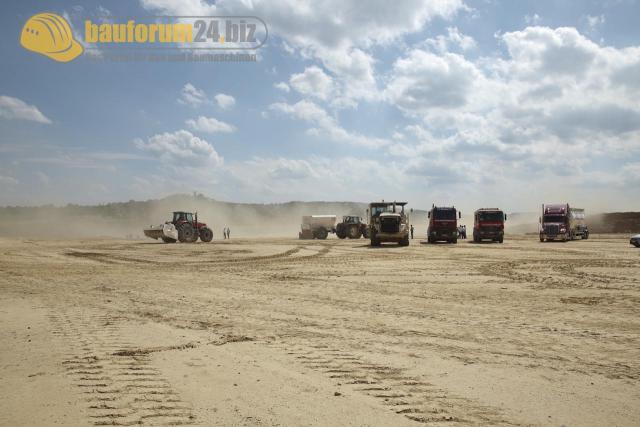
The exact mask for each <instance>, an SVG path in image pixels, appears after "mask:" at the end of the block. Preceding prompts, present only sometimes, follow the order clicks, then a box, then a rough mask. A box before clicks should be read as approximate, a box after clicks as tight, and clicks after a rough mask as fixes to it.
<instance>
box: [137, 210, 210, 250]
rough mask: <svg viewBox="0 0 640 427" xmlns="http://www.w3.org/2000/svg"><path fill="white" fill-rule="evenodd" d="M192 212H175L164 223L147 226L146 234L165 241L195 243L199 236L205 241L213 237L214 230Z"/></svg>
mask: <svg viewBox="0 0 640 427" xmlns="http://www.w3.org/2000/svg"><path fill="white" fill-rule="evenodd" d="M193 217H194V215H193V214H192V213H191V212H174V213H173V219H172V220H171V221H167V222H165V223H164V224H160V225H157V226H154V225H152V226H149V227H147V228H145V229H144V230H143V231H144V235H145V236H147V237H151V238H152V239H156V240H158V239H161V240H162V241H163V242H165V243H175V242H177V241H180V242H182V243H195V242H197V241H198V237H200V240H202V241H203V242H207V243H208V242H210V241H211V239H213V231H211V229H210V228H209V227H207V224H205V223H204V222H198V214H197V213H196V215H195V219H194V218H193Z"/></svg>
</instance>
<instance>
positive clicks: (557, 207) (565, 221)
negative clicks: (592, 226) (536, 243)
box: [538, 203, 589, 242]
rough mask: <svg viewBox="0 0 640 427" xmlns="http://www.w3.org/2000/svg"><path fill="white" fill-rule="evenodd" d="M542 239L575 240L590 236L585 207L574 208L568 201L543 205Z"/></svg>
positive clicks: (541, 219)
mask: <svg viewBox="0 0 640 427" xmlns="http://www.w3.org/2000/svg"><path fill="white" fill-rule="evenodd" d="M538 221H539V222H540V241H541V242H544V241H552V240H556V239H557V240H562V241H563V242H566V241H567V240H575V239H577V238H578V237H580V238H581V239H588V238H589V228H588V227H587V224H586V222H585V215H584V209H579V208H572V207H570V206H569V204H568V203H562V204H549V205H542V216H541V217H540V218H539V219H538Z"/></svg>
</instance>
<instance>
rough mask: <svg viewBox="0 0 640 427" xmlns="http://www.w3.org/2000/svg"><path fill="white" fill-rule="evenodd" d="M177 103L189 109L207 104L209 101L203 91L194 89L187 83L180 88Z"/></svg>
mask: <svg viewBox="0 0 640 427" xmlns="http://www.w3.org/2000/svg"><path fill="white" fill-rule="evenodd" d="M178 102H179V103H180V104H183V105H189V106H191V107H199V106H201V105H203V104H208V103H209V102H210V101H209V99H208V98H207V95H206V94H205V93H204V91H203V90H200V89H198V88H196V87H195V86H194V85H192V84H191V83H187V84H185V85H184V86H183V87H182V90H181V91H180V97H179V98H178Z"/></svg>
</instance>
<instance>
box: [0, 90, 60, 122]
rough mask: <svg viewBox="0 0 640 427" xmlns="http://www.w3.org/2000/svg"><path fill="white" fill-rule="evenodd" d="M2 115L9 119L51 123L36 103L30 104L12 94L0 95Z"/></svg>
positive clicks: (0, 114) (0, 113) (0, 112)
mask: <svg viewBox="0 0 640 427" xmlns="http://www.w3.org/2000/svg"><path fill="white" fill-rule="evenodd" d="M0 117H2V118H5V119H8V120H28V121H32V122H37V123H44V124H50V123H51V120H49V119H48V118H47V117H46V116H45V115H44V114H42V113H41V112H40V110H38V107H36V106H35V105H30V104H27V103H26V102H24V101H23V100H21V99H18V98H13V97H11V96H6V95H2V96H0Z"/></svg>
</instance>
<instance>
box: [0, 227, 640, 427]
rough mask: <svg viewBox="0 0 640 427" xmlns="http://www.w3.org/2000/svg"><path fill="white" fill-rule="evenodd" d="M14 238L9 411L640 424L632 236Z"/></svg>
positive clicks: (3, 334) (2, 408)
mask: <svg viewBox="0 0 640 427" xmlns="http://www.w3.org/2000/svg"><path fill="white" fill-rule="evenodd" d="M366 243H367V242H366V241H364V240H358V241H349V240H347V241H339V240H335V239H329V240H327V241H324V242H318V241H298V240H291V239H257V240H254V241H249V240H241V241H234V240H232V241H230V242H221V241H216V242H213V243H211V244H195V245H180V244H175V245H164V244H159V243H155V242H153V241H151V240H149V241H135V242H132V241H115V240H101V241H91V240H85V241H59V242H45V241H25V240H0V253H1V256H0V272H1V275H0V325H1V326H0V397H1V398H0V424H1V425H7V426H9V425H11V426H13V425H56V424H58V425H137V424H150V425H182V424H196V425H385V426H388V425H417V424H420V423H426V424H430V425H436V426H438V425H443V426H444V425H447V426H451V425H487V426H489V425H490V426H499V425H548V426H604V425H608V426H614V425H617V426H637V425H640V382H639V380H640V316H639V315H640V283H639V281H638V277H640V250H638V249H635V248H633V247H631V246H629V244H628V238H627V236H595V237H594V238H592V239H590V240H588V241H576V242H570V243H556V244H554V243H549V244H541V243H539V242H538V241H537V239H536V238H535V236H532V237H524V236H523V237H512V238H510V239H509V240H507V241H506V242H505V243H504V244H503V245H499V244H482V245H476V244H472V243H468V242H461V243H459V244H458V245H445V244H443V245H435V246H427V245H420V244H419V243H418V241H417V240H414V241H412V245H411V246H410V247H407V248H398V247H396V246H385V247H382V248H375V249H374V248H369V247H368V246H367V245H366Z"/></svg>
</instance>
